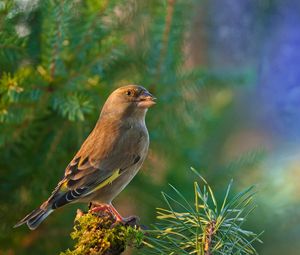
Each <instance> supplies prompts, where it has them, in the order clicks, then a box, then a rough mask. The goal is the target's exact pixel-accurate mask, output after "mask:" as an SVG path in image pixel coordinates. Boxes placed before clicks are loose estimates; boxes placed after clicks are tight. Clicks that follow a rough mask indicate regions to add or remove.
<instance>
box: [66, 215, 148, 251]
mask: <svg viewBox="0 0 300 255" xmlns="http://www.w3.org/2000/svg"><path fill="white" fill-rule="evenodd" d="M71 238H72V239H74V240H76V244H75V245H74V249H72V250H70V249H67V250H66V251H65V252H61V253H60V255H82V254H85V255H119V254H121V253H122V252H123V251H124V250H125V249H126V247H128V246H133V247H139V246H140V245H141V244H142V240H143V232H142V231H141V229H140V227H139V226H137V225H134V226H131V225H123V224H121V223H117V222H116V221H115V219H114V217H113V216H112V215H111V214H110V213H109V212H101V213H92V212H88V213H83V212H82V211H80V210H78V211H77V216H76V219H75V224H74V230H73V232H72V233H71Z"/></svg>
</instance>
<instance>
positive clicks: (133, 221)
mask: <svg viewBox="0 0 300 255" xmlns="http://www.w3.org/2000/svg"><path fill="white" fill-rule="evenodd" d="M90 212H92V213H97V214H99V213H103V214H109V215H111V216H112V217H113V218H114V219H115V222H114V223H113V224H112V227H114V226H116V225H118V224H122V225H125V226H132V227H133V226H137V225H138V222H139V220H140V219H139V217H137V216H129V217H126V218H124V217H122V215H121V214H120V213H119V212H118V211H117V210H116V209H115V208H114V207H113V206H112V205H111V204H93V205H92V206H91V208H90Z"/></svg>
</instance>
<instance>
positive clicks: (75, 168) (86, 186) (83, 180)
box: [48, 153, 140, 209]
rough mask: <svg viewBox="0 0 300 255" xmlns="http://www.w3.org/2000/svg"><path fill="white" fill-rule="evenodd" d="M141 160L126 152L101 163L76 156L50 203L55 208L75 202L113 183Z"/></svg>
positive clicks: (49, 200)
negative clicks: (121, 155) (120, 156)
mask: <svg viewBox="0 0 300 255" xmlns="http://www.w3.org/2000/svg"><path fill="white" fill-rule="evenodd" d="M139 161H140V156H139V155H135V154H130V153H126V154H124V156H123V157H122V159H121V160H120V158H117V157H114V156H111V157H110V158H109V160H102V162H101V163H99V162H98V163H97V162H93V161H92V160H90V159H89V158H88V157H87V158H81V157H78V158H75V159H73V160H72V161H71V163H70V164H69V165H68V167H67V169H66V174H65V177H64V178H63V180H62V181H61V182H59V184H58V186H57V187H56V189H55V190H54V191H53V193H52V195H51V197H50V198H49V199H48V203H50V204H51V206H52V208H53V209H56V208H58V207H61V206H63V205H65V204H67V203H70V202H74V201H75V200H78V199H80V198H82V197H85V196H87V195H89V194H91V193H93V192H95V191H96V190H99V189H101V188H103V187H105V186H106V185H108V184H110V183H112V182H113V181H114V180H116V179H117V178H118V177H119V176H120V175H121V174H123V173H124V172H126V169H128V168H129V167H131V166H132V165H134V164H136V163H138V162H139Z"/></svg>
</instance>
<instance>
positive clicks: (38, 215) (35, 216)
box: [14, 204, 53, 230]
mask: <svg viewBox="0 0 300 255" xmlns="http://www.w3.org/2000/svg"><path fill="white" fill-rule="evenodd" d="M52 212H53V209H52V208H51V207H48V206H44V204H43V205H41V206H40V207H39V208H37V209H35V210H33V211H32V212H31V213H29V214H28V215H26V216H25V217H24V219H22V220H20V221H19V222H18V223H17V224H16V225H14V228H16V227H19V226H21V225H23V224H25V223H26V224H27V226H28V227H29V229H31V230H34V229H36V228H37V227H38V226H39V225H40V224H41V222H42V221H43V220H44V219H46V218H47V217H48V216H49V214H50V213H52Z"/></svg>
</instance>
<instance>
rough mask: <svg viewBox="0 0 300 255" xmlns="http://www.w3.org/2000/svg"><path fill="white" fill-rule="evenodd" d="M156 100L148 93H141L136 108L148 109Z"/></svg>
mask: <svg viewBox="0 0 300 255" xmlns="http://www.w3.org/2000/svg"><path fill="white" fill-rule="evenodd" d="M155 100H156V98H155V97H154V96H153V95H152V94H151V93H150V92H148V91H146V90H145V91H143V92H142V94H141V95H140V96H139V102H138V107H141V108H149V107H151V106H153V105H155V104H156V102H155Z"/></svg>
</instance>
